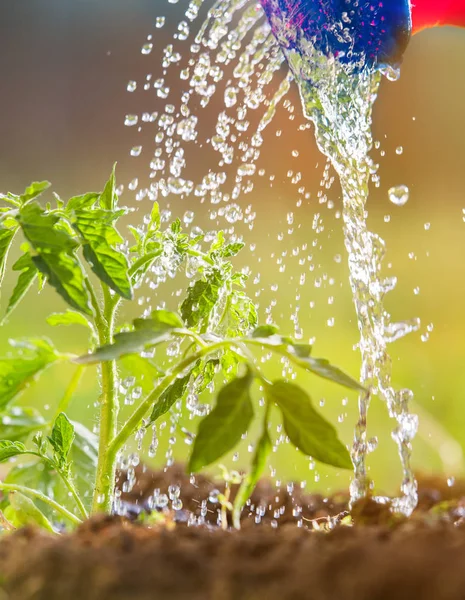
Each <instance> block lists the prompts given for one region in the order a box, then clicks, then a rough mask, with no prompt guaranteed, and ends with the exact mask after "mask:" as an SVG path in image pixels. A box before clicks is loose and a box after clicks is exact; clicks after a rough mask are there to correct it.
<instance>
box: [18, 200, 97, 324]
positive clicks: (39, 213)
mask: <svg viewBox="0 0 465 600" xmlns="http://www.w3.org/2000/svg"><path fill="white" fill-rule="evenodd" d="M18 221H19V224H20V225H21V228H22V230H23V233H24V235H25V236H26V238H27V239H28V240H29V242H30V243H31V245H32V247H33V248H34V250H35V251H36V252H37V253H38V256H33V257H32V260H33V262H34V264H35V266H36V267H37V269H38V270H39V271H40V272H41V273H43V274H44V275H45V276H46V277H47V278H48V280H49V283H50V285H51V286H52V287H54V288H55V289H56V291H57V292H58V293H59V294H60V295H61V296H62V297H63V299H64V300H65V301H66V302H67V303H68V304H69V305H70V306H72V307H73V308H76V309H77V310H80V311H82V312H84V313H86V314H88V315H92V309H91V306H90V299H89V293H88V291H87V287H86V285H85V275H84V272H83V270H82V266H81V264H80V262H79V260H78V258H77V257H76V255H75V253H74V250H75V249H76V248H77V246H78V244H77V242H76V240H74V239H73V238H72V237H71V236H70V235H69V234H68V233H67V232H66V231H65V230H64V229H62V228H60V226H59V223H58V221H59V217H57V216H56V215H51V214H47V213H46V212H45V211H44V210H42V208H41V207H40V206H39V205H38V204H37V203H32V204H28V205H26V206H24V207H23V208H22V209H21V212H20V214H19V217H18Z"/></svg>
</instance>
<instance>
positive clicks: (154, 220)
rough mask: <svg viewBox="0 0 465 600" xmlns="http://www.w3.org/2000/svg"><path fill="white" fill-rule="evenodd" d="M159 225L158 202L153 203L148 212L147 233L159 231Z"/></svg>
mask: <svg viewBox="0 0 465 600" xmlns="http://www.w3.org/2000/svg"><path fill="white" fill-rule="evenodd" d="M160 223H161V218H160V206H159V205H158V202H154V203H153V206H152V210H151V212H150V222H149V226H148V230H149V232H151V233H152V232H154V231H158V230H159V229H160Z"/></svg>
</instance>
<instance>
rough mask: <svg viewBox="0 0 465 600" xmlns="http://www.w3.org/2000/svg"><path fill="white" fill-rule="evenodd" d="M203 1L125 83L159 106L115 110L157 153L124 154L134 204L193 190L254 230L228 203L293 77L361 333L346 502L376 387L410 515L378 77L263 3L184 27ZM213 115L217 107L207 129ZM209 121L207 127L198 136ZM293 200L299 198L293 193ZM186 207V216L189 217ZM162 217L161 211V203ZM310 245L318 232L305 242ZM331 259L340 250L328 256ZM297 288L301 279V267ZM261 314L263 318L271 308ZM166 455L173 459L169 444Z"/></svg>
mask: <svg viewBox="0 0 465 600" xmlns="http://www.w3.org/2000/svg"><path fill="white" fill-rule="evenodd" d="M204 9H205V3H204V1H203V0H191V1H190V3H189V5H188V8H187V10H186V12H185V19H183V20H182V21H181V22H180V23H179V26H178V28H177V31H176V33H175V34H174V36H173V42H172V43H169V44H168V45H167V46H166V47H165V48H164V50H163V53H162V54H163V55H162V59H161V72H160V73H159V74H158V75H157V78H156V79H153V77H152V74H147V76H146V80H145V82H140V81H139V82H138V81H136V80H131V81H130V82H129V83H128V84H127V88H128V91H129V92H130V93H131V95H132V94H133V93H134V92H135V91H136V89H137V90H141V91H142V90H143V92H150V93H152V94H153V93H155V94H156V97H157V100H158V101H159V102H161V101H164V100H166V101H167V102H168V103H167V104H165V106H164V107H162V108H161V109H160V110H158V111H156V112H153V111H152V108H151V109H150V111H147V112H144V113H142V115H141V116H140V118H139V116H138V115H134V114H128V115H126V117H125V124H126V125H127V126H128V127H132V128H133V129H134V130H136V129H137V131H140V130H141V127H142V126H155V128H156V130H155V135H154V138H153V139H154V142H155V150H154V152H153V154H152V155H151V156H147V153H146V152H144V148H143V146H142V145H141V144H137V145H134V146H133V148H132V149H131V152H130V154H131V156H132V157H134V159H138V158H139V157H142V158H143V159H145V160H147V159H148V161H149V165H150V170H149V173H150V175H149V178H150V180H151V181H150V184H149V185H146V186H145V187H144V184H143V183H142V178H137V179H133V181H132V182H131V185H130V189H133V190H134V191H135V192H136V200H137V201H141V200H143V199H148V200H151V201H154V200H157V199H159V198H160V197H162V198H166V199H168V202H169V199H170V198H176V199H179V200H187V199H190V198H192V197H195V198H196V202H197V203H209V204H210V205H211V208H210V211H209V216H210V220H211V221H213V222H215V223H216V224H217V225H220V221H221V220H224V221H225V223H223V224H222V225H223V226H225V227H226V228H228V229H227V230H228V231H229V233H231V234H232V235H235V233H234V232H235V228H236V227H237V225H238V223H243V224H245V225H246V226H247V227H248V228H249V229H252V228H253V226H254V220H255V212H254V211H253V209H252V207H251V206H250V205H249V206H247V207H245V208H244V207H243V206H241V205H239V203H238V199H239V197H242V196H244V195H246V194H248V193H250V192H251V191H252V189H253V187H254V177H256V176H257V173H258V175H260V170H259V169H258V168H257V162H258V159H259V157H260V153H261V148H262V145H263V143H264V132H265V130H266V129H267V128H268V127H269V125H270V124H271V123H272V121H273V119H274V117H275V115H276V111H277V109H278V107H279V106H280V105H282V106H284V107H286V102H288V101H287V100H286V96H287V94H288V92H289V90H290V88H291V85H292V82H293V81H294V80H296V81H297V83H298V86H299V90H300V95H301V99H302V106H303V109H304V113H305V116H306V117H307V118H308V119H309V120H311V121H312V122H313V123H314V125H315V134H316V140H317V144H318V147H319V149H320V150H321V152H322V153H323V154H324V155H325V156H326V157H328V159H329V162H330V164H331V165H332V167H333V168H334V169H335V171H336V172H337V175H338V177H339V180H340V183H341V187H342V190H343V202H344V211H343V221H344V233H345V245H346V249H347V253H348V259H349V267H350V285H351V288H352V293H353V298H354V303H355V308H356V314H357V319H358V326H359V330H360V342H359V349H360V352H361V356H362V368H361V379H362V381H363V383H364V384H365V386H366V387H367V389H368V393H367V394H366V395H362V396H361V397H360V399H359V409H360V418H359V422H358V424H357V427H356V432H355V440H354V446H353V451H352V457H353V461H354V466H355V477H354V480H353V482H352V485H351V495H352V500H356V499H358V498H360V497H362V496H363V495H364V494H366V493H367V492H368V490H369V487H370V482H369V480H368V476H367V469H366V456H367V454H368V453H369V452H370V451H372V450H373V449H374V448H375V447H376V440H374V439H369V438H368V434H367V414H368V409H369V405H370V401H371V397H372V396H373V395H374V394H377V395H379V396H380V397H381V398H382V399H383V400H384V401H385V402H386V405H387V407H388V411H389V414H390V416H391V417H392V418H394V419H395V420H396V427H395V430H394V432H393V434H392V435H393V439H394V440H395V442H396V443H397V445H398V448H399V454H400V457H401V461H402V468H403V482H402V487H401V490H402V496H401V497H400V498H399V499H397V500H396V502H395V507H396V508H397V509H398V510H400V511H403V512H405V513H406V514H408V513H410V512H411V511H412V510H413V508H414V506H415V504H416V499H417V491H416V483H415V479H414V477H413V473H412V469H411V465H410V453H411V441H412V438H413V437H414V435H415V432H416V429H417V419H416V417H415V416H414V415H411V414H410V413H409V402H410V400H411V397H412V393H411V392H410V390H398V391H396V390H395V389H394V388H393V386H392V383H391V359H390V356H389V353H388V349H387V348H388V344H389V343H391V342H394V341H395V340H397V339H399V338H401V337H403V336H404V335H406V334H407V333H409V332H411V331H415V330H416V329H418V326H419V323H418V321H417V320H410V321H404V322H400V323H397V322H392V321H391V317H390V315H389V314H388V312H387V311H386V309H385V307H384V297H385V295H386V294H387V293H388V292H390V291H392V290H393V289H394V288H395V286H396V279H395V278H393V277H391V278H383V275H382V261H383V257H384V254H385V244H384V241H383V240H382V239H381V238H380V237H379V236H378V235H376V234H375V233H373V232H371V231H370V229H369V227H368V224H367V212H366V204H367V200H368V194H369V183H370V180H374V181H375V183H376V185H379V178H378V175H377V165H375V164H374V162H373V161H372V159H371V158H370V150H371V148H372V145H373V140H372V134H371V119H372V107H373V104H374V102H375V100H376V96H377V93H378V88H379V83H380V79H381V74H380V73H379V72H372V71H370V70H368V69H363V64H362V63H363V57H359V61H358V63H357V73H354V72H351V69H350V67H348V66H347V65H342V64H341V63H339V62H338V61H337V60H335V59H334V58H331V57H328V56H326V55H323V54H321V53H320V52H318V51H316V50H315V48H314V47H313V46H312V44H311V43H310V42H309V41H307V40H305V37H304V36H302V35H300V34H299V31H298V30H296V28H295V27H294V28H292V29H290V28H289V27H288V26H287V22H286V21H285V20H284V21H280V19H279V14H278V15H277V16H276V18H275V19H273V20H272V23H273V31H272V30H271V27H270V25H269V23H268V21H267V20H266V18H265V15H264V12H263V9H262V8H261V6H260V5H259V4H258V3H256V2H251V1H250V0H217V1H216V2H215V3H214V5H213V6H212V7H211V8H210V9H209V11H208V15H206V18H204V20H203V22H202V24H201V26H200V28H199V30H198V32H197V33H196V34H194V33H193V30H194V22H195V21H196V20H197V19H199V16H200V15H202V14H204V13H203V12H202V11H204ZM164 24H165V18H164V17H159V18H158V19H157V20H156V27H157V28H161V27H163V26H164ZM289 36H292V43H289ZM186 43H187V44H190V45H188V54H187V55H186V54H184V55H183V50H182V49H185V48H186ZM179 45H181V46H179ZM153 49H154V47H153V44H152V42H151V38H150V39H149V38H148V39H147V41H146V42H145V43H144V44H143V46H142V49H141V52H142V54H144V55H147V54H150V55H151V56H152V50H153ZM144 60H147V59H144ZM385 75H386V77H387V78H388V79H391V80H392V79H395V78H396V77H397V76H398V73H397V71H396V70H395V69H392V68H388V69H386V70H385ZM179 80H181V82H184V89H182V90H181V92H180V93H179V96H177V97H176V98H173V91H172V87H173V84H174V82H175V81H176V88H178V87H179V85H178V83H179ZM176 93H177V92H176ZM216 102H218V104H219V105H220V107H221V108H220V109H219V110H218V111H217V112H216V113H214V112H213V111H209V110H206V109H210V108H211V107H212V105H213V104H214V103H216ZM150 106H151V104H150ZM215 106H216V104H215ZM212 112H213V114H217V116H216V117H215V118H214V119H213V126H212V124H211V117H212V114H211V113H212ZM202 119H203V120H202ZM208 128H211V129H212V130H211V132H210V131H209V133H208V134H207V135H206V136H205V131H207V130H208ZM278 133H279V132H277V135H278ZM202 136H203V137H202ZM200 148H202V152H203V153H204V154H205V158H204V160H203V161H202V164H204V165H205V167H199V163H198V161H194V164H195V165H196V166H195V168H192V166H191V165H190V162H191V161H190V160H189V153H192V152H197V151H198V150H199V149H200ZM149 154H151V153H150V152H149ZM288 177H289V179H290V180H291V182H292V183H294V184H296V185H299V182H300V179H301V174H300V173H294V172H293V171H289V173H288ZM333 179H334V178H333V177H332V176H331V172H330V167H329V165H328V166H327V167H326V168H325V171H324V175H323V180H322V189H321V190H320V192H319V193H318V199H319V202H320V203H324V202H327V198H326V196H325V190H327V189H329V188H330V187H331V184H332V182H333ZM270 180H272V178H270ZM139 182H141V183H139ZM300 193H301V195H302V196H305V197H307V194H306V192H305V189H304V188H303V187H302V188H299V194H300ZM394 197H395V198H394ZM390 198H391V201H393V202H394V203H395V204H398V205H401V204H403V203H405V201H406V200H405V198H407V200H408V190H407V192H406V191H405V190H404V189H403V188H401V187H399V188H396V190H391V191H390ZM299 202H300V204H298V205H301V200H299ZM328 204H329V203H328ZM188 212H189V215H190V216H189V222H190V223H191V222H192V221H193V219H194V213H193V211H188ZM164 213H165V214H166V218H167V219H168V218H169V215H170V212H169V203H168V204H167V205H166V209H165V211H164ZM186 214H187V212H186ZM293 222H294V215H293V213H289V215H288V225H289V227H290V229H289V231H292V230H293V229H292V226H293ZM313 230H314V232H315V235H316V236H318V235H319V234H320V233H321V232H322V231H323V230H324V226H323V225H322V223H321V219H320V215H315V220H314V226H313ZM289 231H288V232H289ZM317 243H319V242H317V237H316V238H315V240H313V242H312V244H313V246H315V245H316V244H317ZM305 249H306V246H305ZM297 255H298V253H297V254H296V255H295V256H297ZM273 256H274V255H273ZM280 261H281V262H280ZM340 261H341V257H339V259H338V260H337V261H336V262H340ZM277 262H278V265H279V272H284V270H285V265H284V264H282V259H280V258H279V259H278V261H277ZM299 264H303V263H299ZM160 268H161V267H160ZM193 269H194V270H195V265H194V267H193ZM310 270H312V269H310ZM169 271H170V269H169V267H168V266H165V267H163V268H162V269H161V270H160V272H159V273H154V274H153V275H154V281H152V282H150V288H151V290H154V289H156V288H157V287H158V284H159V283H160V282H164V281H165V280H166V273H167V272H169ZM300 285H305V275H303V277H301V282H300ZM314 285H315V287H319V286H320V285H321V279H320V278H315V283H314ZM276 289H277V286H276ZM144 302H146V303H149V302H150V299H149V297H148V296H147V298H145V300H144V299H143V298H142V299H141V304H142V303H144ZM310 304H311V303H310ZM145 310H148V308H147V307H146V309H145ZM298 310H299V308H298V307H296V309H295V313H294V315H293V320H294V323H295V329H296V336H297V337H302V332H301V329H300V325H299V319H298ZM265 312H266V314H267V320H268V321H270V322H271V320H272V318H271V305H270V307H269V308H267V309H266V311H265ZM333 325H334V320H333V319H328V327H332V326H333ZM285 375H287V373H285ZM194 408H195V407H194ZM173 439H174V437H173ZM171 446H172V444H170V447H171ZM167 460H168V462H171V461H172V452H171V451H169V452H168V456H167Z"/></svg>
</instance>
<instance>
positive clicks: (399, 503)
mask: <svg viewBox="0 0 465 600" xmlns="http://www.w3.org/2000/svg"><path fill="white" fill-rule="evenodd" d="M279 14H280V13H279V11H277V12H276V13H274V21H273V25H274V30H275V34H276V36H277V38H278V39H279V40H280V43H281V45H282V47H283V50H284V53H285V54H286V58H287V61H288V63H289V65H290V67H291V69H292V72H293V73H294V76H295V78H296V81H297V83H298V85H299V89H300V94H301V98H302V106H303V109H304V111H305V114H306V116H307V118H308V119H310V120H311V121H312V122H313V123H314V125H315V134H316V140H317V144H318V146H319V148H320V150H321V151H322V152H323V154H325V155H326V156H327V157H328V158H329V159H330V161H331V164H332V166H333V167H334V169H335V170H336V172H337V174H338V176H339V180H340V183H341V188H342V194H343V203H344V214H343V217H344V236H345V246H346V249H347V253H348V259H349V271H350V285H351V288H352V293H353V298H354V303H355V309H356V313H357V320H358V327H359V331H360V342H359V349H360V352H361V356H362V368H361V380H362V383H363V384H364V386H365V387H366V388H367V390H368V391H367V393H366V394H362V395H361V396H360V398H359V413H360V417H359V421H358V424H357V427H356V431H355V440H354V445H353V450H352V459H353V462H354V467H355V477H354V479H353V482H352V484H351V498H352V501H356V500H357V499H359V498H361V497H363V496H364V495H366V494H367V493H368V490H369V487H370V481H369V479H368V476H367V468H366V457H367V453H368V451H369V447H370V445H371V442H370V440H369V439H368V437H367V415H368V409H369V405H370V400H371V397H372V396H373V395H374V394H378V395H379V396H380V397H381V398H382V399H383V400H384V401H385V402H386V405H387V408H388V411H389V415H390V417H391V418H394V419H395V420H396V427H395V429H394V431H393V433H392V437H393V439H394V441H395V442H396V444H397V446H398V449H399V455H400V458H401V463H402V469H403V481H402V486H401V492H402V496H401V497H400V498H398V499H396V500H395V501H394V508H395V509H397V510H399V511H401V512H404V513H405V514H410V513H411V512H412V511H413V509H414V508H415V506H416V503H417V484H416V481H415V477H414V474H413V471H412V467H411V442H412V439H413V437H414V436H415V434H416V431H417V428H418V419H417V417H416V416H415V415H412V414H410V412H409V402H410V400H411V399H412V397H413V394H412V392H411V391H410V390H407V389H402V390H395V389H394V387H393V386H392V382H391V378H392V377H391V374H392V361H391V358H390V356H389V353H388V350H387V346H388V343H390V342H392V341H395V340H397V339H399V338H400V337H403V336H404V335H406V334H407V333H409V332H411V331H415V330H417V329H418V328H419V322H418V320H411V321H407V322H403V323H393V322H391V317H390V315H389V313H388V312H387V311H386V309H385V307H384V297H385V295H386V294H387V293H388V292H390V291H392V290H393V289H394V287H395V285H396V280H395V279H393V278H389V279H383V275H382V261H383V257H384V255H385V250H386V249H385V243H384V241H383V240H382V239H381V238H380V237H379V236H378V235H377V234H376V233H373V232H371V231H370V229H369V227H368V223H367V216H368V215H367V210H366V204H367V201H368V194H369V183H370V179H371V178H372V177H373V176H374V175H376V171H377V165H375V164H374V162H373V161H372V159H371V158H370V150H371V148H372V146H373V139H372V133H371V124H372V108H373V105H374V102H375V100H376V97H377V94H378V89H379V83H380V79H381V74H380V73H379V72H378V71H373V70H372V69H368V68H365V69H363V68H362V69H360V67H361V65H360V64H358V65H357V72H355V71H353V70H351V69H350V67H348V65H344V64H342V63H340V62H339V61H338V60H337V59H335V58H334V57H328V56H325V55H323V54H322V53H321V52H319V51H317V50H316V49H315V47H314V46H313V45H312V43H311V42H309V41H308V40H307V39H305V37H304V35H303V34H302V32H299V31H298V30H297V31H296V30H293V31H292V33H291V34H289V32H288V31H289V30H288V28H287V26H286V21H285V20H284V21H283V22H281V23H280V22H279ZM289 36H291V37H292V43H291V40H290V39H289ZM389 74H390V75H392V70H389ZM390 196H392V198H391V199H392V201H394V200H393V198H394V197H395V199H396V204H398V205H402V204H405V202H406V201H407V200H408V189H407V188H405V186H403V187H400V188H398V189H396V190H391V191H390Z"/></svg>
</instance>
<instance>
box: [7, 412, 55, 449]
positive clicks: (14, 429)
mask: <svg viewBox="0 0 465 600" xmlns="http://www.w3.org/2000/svg"><path fill="white" fill-rule="evenodd" d="M44 425H45V420H44V418H43V417H42V415H41V414H40V413H39V411H38V410H36V409H35V408H21V407H19V406H14V407H13V408H11V409H10V410H9V411H8V412H4V413H1V414H0V439H4V440H10V441H12V442H23V441H25V440H27V438H28V437H29V436H30V435H31V433H34V432H36V431H38V430H39V429H41V428H42V427H44Z"/></svg>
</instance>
